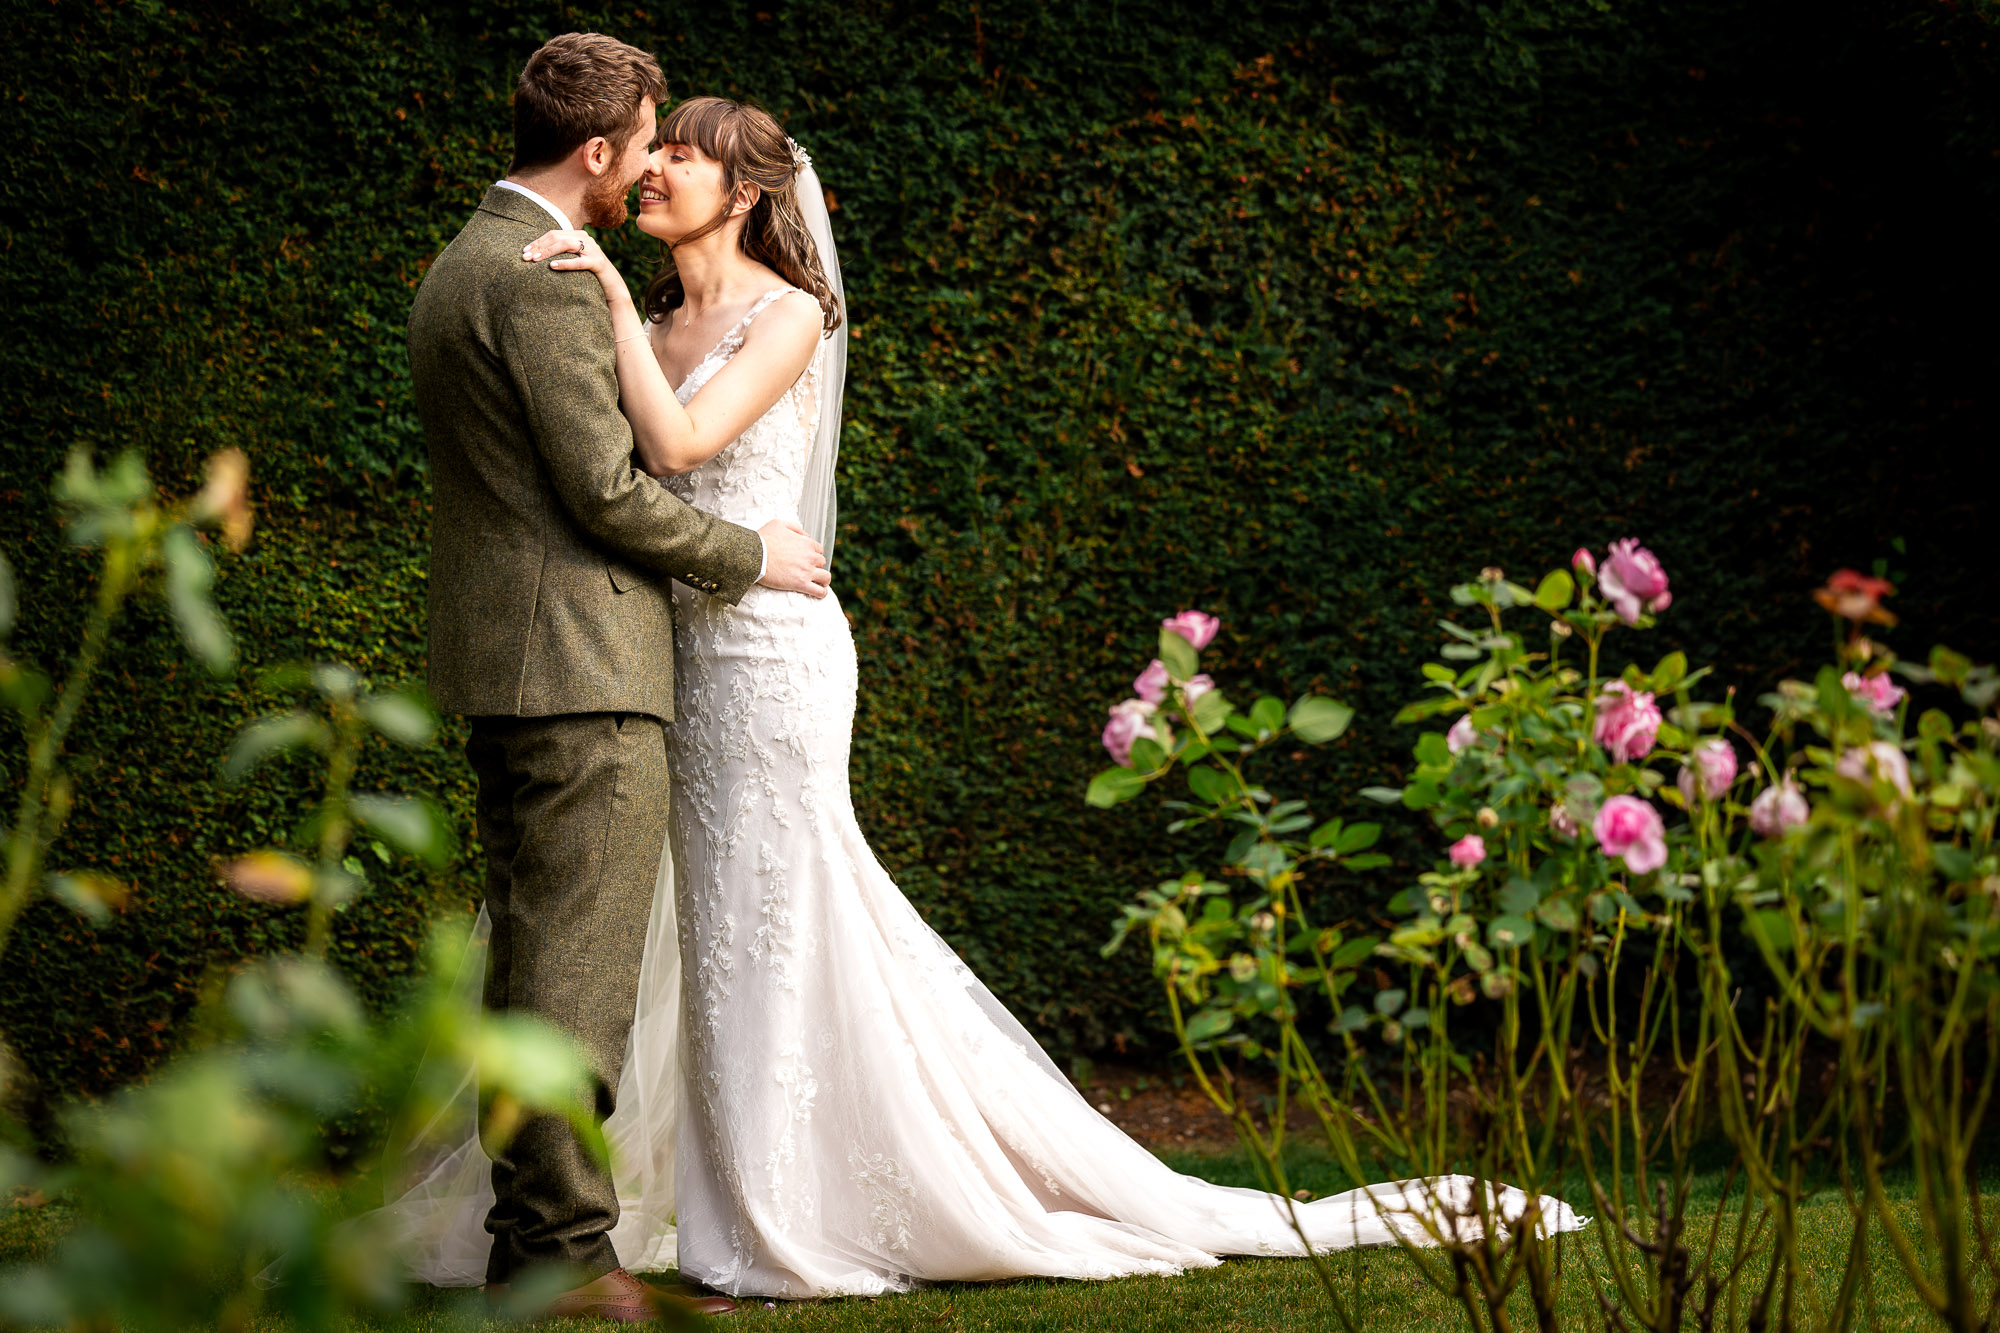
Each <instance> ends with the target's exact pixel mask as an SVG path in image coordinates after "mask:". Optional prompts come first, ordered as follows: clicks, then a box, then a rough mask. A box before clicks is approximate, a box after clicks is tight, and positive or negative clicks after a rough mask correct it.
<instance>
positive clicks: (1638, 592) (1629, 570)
mask: <svg viewBox="0 0 2000 1333" xmlns="http://www.w3.org/2000/svg"><path fill="white" fill-rule="evenodd" d="M1598 583H1599V585H1600V586H1602V587H1603V589H1604V595H1605V596H1606V597H1608V598H1610V599H1611V605H1612V606H1613V607H1615V608H1617V611H1618V615H1619V618H1620V619H1622V620H1623V621H1624V622H1625V623H1626V624H1628V625H1636V624H1638V623H1639V612H1640V611H1641V610H1642V609H1643V610H1647V611H1664V610H1666V609H1667V608H1668V607H1669V606H1671V605H1672V604H1673V600H1674V598H1673V594H1672V593H1670V592H1668V591H1667V571H1665V570H1664V569H1661V568H1660V562H1659V560H1658V558H1657V557H1655V556H1654V555H1653V553H1652V552H1651V551H1649V550H1647V549H1646V548H1645V547H1643V546H1641V545H1639V543H1638V540H1637V539H1636V538H1632V537H1627V538H1625V540H1623V541H1616V542H1613V543H1611V549H1610V550H1609V551H1608V552H1606V553H1605V556H1604V572H1603V574H1602V575H1600V576H1599V578H1598Z"/></svg>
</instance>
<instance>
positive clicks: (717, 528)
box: [499, 271, 764, 603]
mask: <svg viewBox="0 0 2000 1333" xmlns="http://www.w3.org/2000/svg"><path fill="white" fill-rule="evenodd" d="M535 277H536V279H538V285H537V288H536V290H535V291H534V293H533V297H532V299H530V300H525V301H514V302H511V303H510V304H509V306H508V309H507V311H506V314H505V316H504V318H503V322H502V324H501V328H500V339H499V341H500V349H499V350H500V353H501V355H502V357H503V358H504V360H505V361H506V364H507V370H508V374H509V375H510V376H511V377H512V379H513V380H514V383H515V386H516V388H517V389H518V391H519V393H520V395H521V402H522V404H523V406H524V407H525V409H526V412H527V418H528V431H529V434H530V436H531V437H532V438H533V440H534V444H535V449H536V452H537V453H539V454H540V455H541V459H542V463H543V465H544V466H545V467H547V468H548V472H549V480H550V483H551V484H552V485H553V487H554V488H555V492H556V495H557V497H558V498H559V499H560V500H561V501H562V504H563V507H564V508H565V509H567V510H568V511H569V513H570V516H571V517H572V518H574V519H575V520H576V523H577V525H578V526H579V527H581V528H582V529H583V530H584V531H585V532H587V533H589V534H590V535H591V536H592V537H593V538H595V539H596V540H597V541H598V542H600V543H601V544H602V545H603V546H605V547H606V548H607V549H608V550H610V551H611V552H612V553H614V554H615V555H617V556H619V557H621V558H622V559H624V560H627V561H629V562H631V563H632V564H635V565H639V566H641V567H643V568H645V569H648V570H652V571H655V572H656V573H659V574H667V575H671V576H672V577H674V578H677V579H679V580H681V582H683V583H686V584H688V585H689V586H690V587H694V588H699V589H701V590H702V591H703V592H706V593H709V594H710V595H712V596H716V597H720V598H721V599H722V600H724V601H726V602H730V603H734V602H736V601H738V600H740V599H741V598H742V596H743V594H744V593H745V592H747V591H749V589H750V587H751V585H752V584H754V583H756V581H757V578H758V576H759V574H760V573H761V571H762V568H763V563H764V543H763V540H762V539H761V538H760V537H758V535H757V534H756V533H754V532H752V531H750V529H748V528H744V527H739V526H737V525H736V524H734V523H729V522H726V521H724V520H722V519H719V518H716V517H715V516H714V515H712V514H705V513H702V512H701V511H700V510H698V509H694V508H692V507H690V506H689V505H688V504H687V503H686V502H685V501H683V500H682V499H681V498H680V497H679V496H677V495H674V494H673V493H672V492H670V491H669V490H667V489H666V487H664V486H662V485H660V483H659V482H657V481H656V480H654V479H653V478H652V477H649V476H647V475H646V474H645V473H643V472H641V471H639V470H638V469H637V468H635V467H634V466H633V465H632V428H631V426H630V425H628V424H627V422H626V420H625V416H624V414H623V413H622V412H620V411H619V410H618V371H617V367H616V363H615V361H614V359H613V354H614V351H615V349H614V348H613V347H612V345H611V337H610V323H609V319H608V316H607V314H606V308H605V302H604V293H603V290H602V288H600V287H599V286H598V283H597V279H596V278H595V277H593V276H591V275H590V274H588V273H577V274H574V275H571V274H565V273H550V272H546V271H544V272H541V273H538V274H536V275H535ZM578 278H581V279H583V281H581V282H579V281H576V280H575V279H578Z"/></svg>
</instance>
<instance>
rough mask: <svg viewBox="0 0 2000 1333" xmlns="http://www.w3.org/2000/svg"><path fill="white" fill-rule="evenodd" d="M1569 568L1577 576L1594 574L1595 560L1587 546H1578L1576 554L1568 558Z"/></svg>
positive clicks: (1595, 568) (1595, 570) (1595, 569)
mask: <svg viewBox="0 0 2000 1333" xmlns="http://www.w3.org/2000/svg"><path fill="white" fill-rule="evenodd" d="M1569 567H1570V568H1571V569H1573V570H1575V571H1576V572H1577V573H1579V574H1595V573H1596V572H1597V558H1596V557H1595V556H1593V555H1592V554H1591V553H1590V548H1589V547H1588V546H1579V547H1577V548H1576V554H1575V555H1573V556H1571V557H1570V558H1569Z"/></svg>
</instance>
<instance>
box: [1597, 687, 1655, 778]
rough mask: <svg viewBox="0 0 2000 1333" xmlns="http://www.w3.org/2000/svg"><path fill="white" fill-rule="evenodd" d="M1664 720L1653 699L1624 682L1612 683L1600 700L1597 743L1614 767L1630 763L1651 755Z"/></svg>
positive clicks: (1598, 701) (1599, 696) (1598, 697)
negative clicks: (1609, 757)
mask: <svg viewBox="0 0 2000 1333" xmlns="http://www.w3.org/2000/svg"><path fill="white" fill-rule="evenodd" d="M1661 720H1662V719H1661V717H1660V710H1659V708H1658V706H1657V705H1655V704H1654V703H1653V696H1652V695H1651V694H1649V693H1647V692H1646V691H1644V690H1639V691H1635V690H1633V688H1632V687H1631V686H1630V685H1627V684H1626V683H1625V682H1624V681H1622V680H1614V681H1611V682H1610V683H1609V684H1607V685H1605V687H1604V693H1602V694H1600V695H1598V696H1597V743H1598V744H1599V745H1601V746H1603V747H1604V751H1605V753H1606V754H1609V755H1610V756H1611V760H1612V762H1613V763H1618V764H1625V763H1630V762H1631V761H1632V760H1634V759H1644V758H1645V757H1646V756H1647V755H1648V754H1650V753H1651V752H1652V749H1653V740H1654V738H1655V737H1657V736H1658V735H1659V732H1660V722H1661Z"/></svg>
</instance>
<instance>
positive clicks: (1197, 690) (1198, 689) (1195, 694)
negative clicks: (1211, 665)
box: [1185, 671, 1215, 704]
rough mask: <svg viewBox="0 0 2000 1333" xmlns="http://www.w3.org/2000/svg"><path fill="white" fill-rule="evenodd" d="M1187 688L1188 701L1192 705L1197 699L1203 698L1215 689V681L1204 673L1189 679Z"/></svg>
mask: <svg viewBox="0 0 2000 1333" xmlns="http://www.w3.org/2000/svg"><path fill="white" fill-rule="evenodd" d="M1185 688H1186V691H1187V701H1188V702H1189V703H1190V704H1192V703H1193V702H1194V701H1195V700H1196V699H1199V698H1201V696H1202V695H1204V694H1207V693H1208V692H1209V691H1210V690H1212V689H1214V688H1215V681H1214V679H1213V678H1211V677H1210V676H1209V674H1208V673H1207V672H1206V671H1204V672H1202V673H1201V674H1200V675H1199V676H1190V677H1188V683H1187V685H1186V687H1185Z"/></svg>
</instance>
